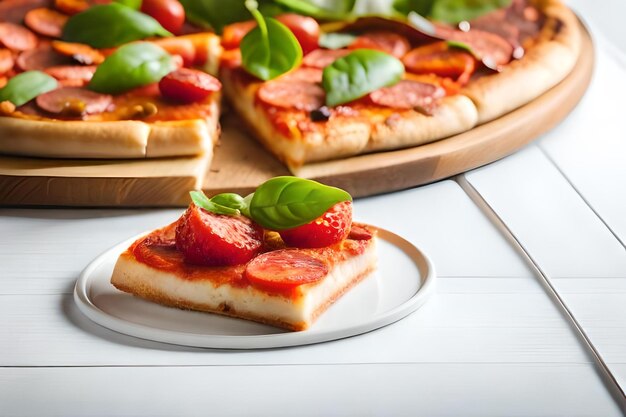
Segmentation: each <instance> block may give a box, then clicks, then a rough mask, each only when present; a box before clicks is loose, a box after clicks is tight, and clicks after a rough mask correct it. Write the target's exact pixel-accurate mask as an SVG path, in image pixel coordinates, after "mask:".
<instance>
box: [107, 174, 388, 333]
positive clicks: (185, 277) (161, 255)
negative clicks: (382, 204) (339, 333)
mask: <svg viewBox="0 0 626 417" xmlns="http://www.w3.org/2000/svg"><path fill="white" fill-rule="evenodd" d="M307 195H309V196H310V195H316V200H315V201H311V202H309V203H307V201H306V200H307V198H308V197H306V196H307ZM320 197H321V198H322V199H323V200H325V201H326V204H325V205H324V206H319V204H318V202H317V201H318V200H317V199H318V198H320ZM243 201H244V200H243V199H240V198H236V197H233V194H222V195H218V196H216V197H213V198H212V199H210V200H209V199H207V198H206V197H204V196H202V197H200V198H198V194H195V197H194V202H193V203H192V204H191V205H190V206H189V208H188V209H187V211H186V212H185V213H184V214H183V215H182V217H181V218H180V219H179V220H178V221H177V222H175V223H174V224H171V225H169V226H166V227H165V228H162V229H158V230H155V231H154V232H152V233H149V234H148V235H146V236H144V237H142V238H140V239H138V240H137V241H136V242H134V243H133V244H132V245H131V246H130V247H129V248H128V249H127V250H126V251H124V252H123V253H122V254H121V255H120V257H119V259H118V261H117V263H116V265H115V268H114V271H113V274H112V277H111V283H112V284H113V285H114V286H115V287H116V288H118V289H119V290H122V291H125V292H128V293H131V294H134V295H136V296H139V297H142V298H144V299H147V300H150V301H154V302H157V303H159V304H163V305H166V306H170V307H177V308H182V309H191V310H197V311H204V312H210V313H217V314H222V315H226V316H230V317H236V318H242V319H247V320H253V321H257V322H260V323H265V324H270V325H273V326H277V327H281V328H285V329H288V330H294V331H299V330H305V329H307V328H309V327H310V326H311V325H313V323H314V322H315V320H316V319H317V318H318V317H319V316H320V315H321V314H322V313H323V312H324V311H326V310H327V309H328V308H329V307H330V306H331V305H332V304H333V303H334V302H335V301H337V300H338V299H339V298H340V297H341V296H342V295H343V294H345V293H346V292H347V291H349V290H350V288H352V287H354V286H355V285H356V284H358V283H359V282H360V281H362V280H363V279H365V278H366V277H367V276H368V275H370V273H371V272H372V271H373V270H374V269H375V267H376V229H375V228H373V227H371V226H367V225H364V224H358V223H352V203H351V202H350V201H349V195H348V194H347V193H345V192H343V191H339V190H337V189H333V188H332V187H326V186H322V185H321V184H318V183H314V182H313V181H308V180H302V179H298V178H293V177H277V178H275V179H272V180H270V181H268V182H266V183H264V184H262V185H261V186H260V187H259V189H257V191H256V192H255V195H254V197H251V199H249V201H250V202H249V205H248V203H242V202H243ZM222 204H225V206H224V205H222ZM329 205H330V206H329ZM234 207H239V209H233V208H234ZM229 208H230V209H231V210H228V209H229ZM320 211H322V213H321V214H320ZM242 212H246V213H248V216H250V217H246V216H244V215H242V214H241V213H242ZM305 212H306V215H304V217H303V213H305ZM220 213H228V214H220ZM318 215H319V216H318ZM294 219H297V220H296V221H294ZM259 222H260V223H259ZM261 224H263V226H262V225H261ZM296 225H297V226H296ZM272 229H273V230H272ZM278 229H279V230H278Z"/></svg>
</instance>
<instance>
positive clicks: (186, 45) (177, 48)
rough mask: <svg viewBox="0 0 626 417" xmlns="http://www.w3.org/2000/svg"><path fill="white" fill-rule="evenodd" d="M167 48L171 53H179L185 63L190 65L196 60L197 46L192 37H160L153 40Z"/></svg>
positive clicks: (187, 65)
mask: <svg viewBox="0 0 626 417" xmlns="http://www.w3.org/2000/svg"><path fill="white" fill-rule="evenodd" d="M152 42H153V43H155V44H157V45H159V46H160V47H161V48H163V49H165V50H166V51H167V52H168V53H169V54H170V55H179V56H180V57H182V59H183V65H184V66H186V67H189V66H191V65H193V64H194V62H195V60H196V47H195V45H194V43H193V39H192V38H182V37H178V38H160V39H156V40H153V41H152Z"/></svg>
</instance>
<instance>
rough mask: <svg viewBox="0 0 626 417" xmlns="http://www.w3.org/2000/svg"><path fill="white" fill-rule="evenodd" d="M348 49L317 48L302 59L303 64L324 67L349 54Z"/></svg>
mask: <svg viewBox="0 0 626 417" xmlns="http://www.w3.org/2000/svg"><path fill="white" fill-rule="evenodd" d="M350 52H352V51H349V50H347V49H316V50H314V51H312V52H309V53H308V54H306V56H305V57H304V59H303V60H302V65H304V66H306V67H312V68H320V69H324V68H325V67H327V66H329V65H330V64H332V63H333V62H334V61H335V60H336V59H338V58H342V57H344V56H346V55H348V54H349V53H350Z"/></svg>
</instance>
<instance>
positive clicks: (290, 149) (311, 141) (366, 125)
mask: <svg viewBox="0 0 626 417" xmlns="http://www.w3.org/2000/svg"><path fill="white" fill-rule="evenodd" d="M222 83H223V85H224V92H225V94H226V95H227V97H228V98H229V99H230V102H231V103H232V105H233V106H234V107H235V109H236V110H237V113H238V114H239V115H240V116H241V117H242V118H243V119H244V120H245V121H246V123H247V124H248V126H249V127H250V129H251V130H252V131H253V133H254V137H255V138H257V140H259V141H260V142H261V143H262V144H263V145H264V146H265V147H266V148H267V149H268V150H269V151H270V152H272V153H273V154H274V155H275V156H277V157H278V158H279V159H280V160H281V161H283V162H284V163H285V164H286V165H287V167H288V168H289V170H290V171H291V172H292V173H294V174H295V173H297V171H298V169H299V168H300V167H302V166H303V165H304V164H306V163H311V162H319V161H327V160H331V159H338V158H345V157H349V156H354V155H359V154H363V153H367V152H374V151H382V150H391V149H399V148H405V147H410V146H417V145H422V144H425V143H428V142H432V141H435V140H439V139H443V138H445V137H448V136H452V135H454V134H457V133H460V132H464V131H466V130H469V129H471V128H472V127H474V126H475V125H476V121H477V113H476V108H475V106H474V104H473V103H472V101H471V100H469V99H468V98H467V97H464V96H460V95H458V96H454V97H446V98H444V99H443V100H442V101H441V103H440V106H439V107H438V108H437V109H436V110H435V112H434V114H433V115H431V116H427V115H424V114H422V113H419V112H417V111H414V110H398V111H388V110H387V109H385V111H383V112H376V111H371V112H367V114H363V115H361V116H357V115H355V116H354V117H343V118H341V119H338V120H333V121H330V122H326V123H327V126H326V128H325V129H323V130H320V131H304V132H303V131H301V130H299V129H297V127H295V126H294V128H295V130H294V132H293V133H294V134H293V137H287V136H285V135H283V134H282V133H280V132H279V131H277V130H276V129H275V128H274V126H273V125H272V123H271V121H270V120H269V118H268V117H267V115H266V112H265V109H264V108H263V106H262V105H261V104H257V101H256V100H255V97H256V91H257V89H258V87H259V85H260V83H253V84H249V85H247V86H244V85H242V83H240V82H238V81H237V79H236V77H233V76H232V74H231V73H230V72H229V71H228V70H225V71H223V72H222Z"/></svg>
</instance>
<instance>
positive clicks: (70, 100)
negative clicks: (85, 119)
mask: <svg viewBox="0 0 626 417" xmlns="http://www.w3.org/2000/svg"><path fill="white" fill-rule="evenodd" d="M112 101H113V97H112V96H110V95H108V94H99V93H95V92H93V91H89V90H86V89H84V88H78V87H63V88H59V89H56V90H52V91H50V92H48V93H45V94H41V95H40V96H38V97H37V99H36V102H37V106H39V107H40V108H41V109H42V110H45V111H47V112H50V113H54V114H60V115H64V116H81V115H85V114H99V113H102V112H104V111H106V110H107V108H108V107H109V105H110V104H111V102H112Z"/></svg>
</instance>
